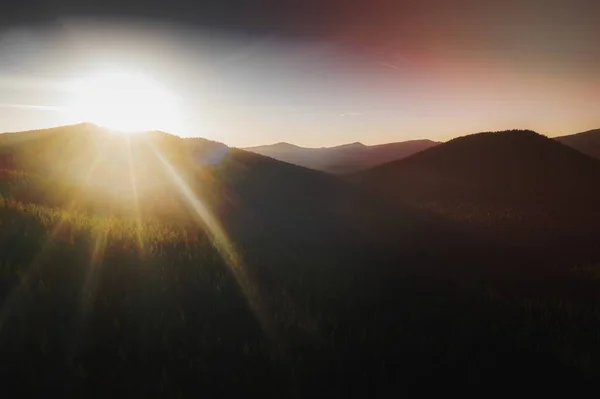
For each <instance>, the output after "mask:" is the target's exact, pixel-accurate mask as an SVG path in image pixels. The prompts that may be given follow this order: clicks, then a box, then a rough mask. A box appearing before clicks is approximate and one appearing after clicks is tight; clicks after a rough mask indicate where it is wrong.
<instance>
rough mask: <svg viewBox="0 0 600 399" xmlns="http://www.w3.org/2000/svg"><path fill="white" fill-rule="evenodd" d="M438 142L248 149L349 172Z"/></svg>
mask: <svg viewBox="0 0 600 399" xmlns="http://www.w3.org/2000/svg"><path fill="white" fill-rule="evenodd" d="M437 144H438V143H437V142H434V141H431V140H411V141H404V142H399V143H389V144H380V145H372V146H367V145H364V144H362V143H350V144H344V145H340V146H336V147H323V148H306V147H298V146H295V145H293V144H288V143H277V144H273V145H265V146H259V147H249V148H245V150H247V151H251V152H254V153H257V154H261V155H265V156H268V157H271V158H275V159H278V160H280V161H284V162H288V163H292V164H295V165H299V166H304V167H306V168H310V169H316V170H321V171H324V172H329V173H335V174H345V173H351V172H356V171H359V170H363V169H367V168H370V167H373V166H375V165H379V164H382V163H385V162H389V161H394V160H397V159H401V158H405V157H407V156H409V155H412V154H414V153H417V152H419V151H422V150H425V149H427V148H430V147H433V146H435V145H437Z"/></svg>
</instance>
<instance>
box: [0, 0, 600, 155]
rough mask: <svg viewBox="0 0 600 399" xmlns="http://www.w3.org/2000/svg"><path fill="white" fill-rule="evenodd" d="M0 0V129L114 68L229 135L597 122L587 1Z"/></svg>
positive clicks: (31, 120) (569, 127) (64, 119)
mask: <svg viewBox="0 0 600 399" xmlns="http://www.w3.org/2000/svg"><path fill="white" fill-rule="evenodd" d="M4 3H9V4H4ZM4 3H3V4H2V5H0V131H20V130H28V129H34V128H42V127H48V126H58V125H64V124H70V123H76V122H79V121H80V119H81V118H82V115H78V114H77V113H74V112H71V111H72V108H73V102H74V101H76V97H74V95H73V93H72V92H71V91H69V87H71V86H70V85H71V84H72V82H73V81H76V80H77V79H80V78H81V77H82V76H83V77H85V76H90V75H94V74H96V75H97V74H102V73H103V71H107V70H113V69H114V68H118V69H120V70H124V71H128V72H129V73H133V74H136V73H139V74H143V75H144V76H149V77H151V78H152V81H153V82H158V83H159V84H160V87H161V88H163V89H165V90H166V91H168V92H169V93H170V94H171V95H172V96H171V97H169V98H171V99H173V98H176V104H177V108H178V119H177V120H176V121H174V120H169V119H168V118H166V119H165V122H164V124H163V126H157V128H160V129H162V130H166V131H169V132H171V133H174V134H178V135H181V136H199V137H206V138H209V139H213V140H218V141H222V142H224V143H226V144H228V145H231V146H237V147H244V146H253V145H261V144H270V143H276V142H290V143H294V144H297V145H302V146H309V147H321V146H332V145H338V144H343V143H349V142H356V141H360V142H363V143H365V144H378V143H385V142H393V141H403V140H411V139H420V138H430V139H433V140H447V139H450V138H452V137H456V136H460V135H464V134H469V133H475V132H481V131H490V130H503V129H512V128H523V129H533V130H535V131H538V132H540V133H543V134H546V135H548V136H558V135H564V134H571V133H577V132H581V131H585V130H589V129H594V128H600V112H599V110H600V45H599V44H598V42H597V38H598V37H600V24H598V23H597V21H598V19H599V18H600V4H599V2H597V1H586V0H571V1H559V0H530V1H527V0H521V1H514V0H507V1H491V0H489V1H488V0H479V1H474V0H458V1H451V0H422V1H402V0H396V1H391V0H390V1H386V0H373V1H368V2H367V1H358V0H344V1H341V0H340V1H325V0H323V1H313V0H306V1H303V2H290V1H285V0H281V1H266V0H263V1H260V0H259V1H254V2H242V1H233V0H221V1H216V0H214V1H212V0H211V1H201V0H198V1H191V0H190V1H187V0H172V1H159V0H148V1H146V0H144V1H142V0H137V1H136V0H131V1H128V2H126V4H125V3H123V2H117V1H111V0H109V1H102V2H91V1H87V0H80V1H70V0H58V1H54V2H42V1H36V0H24V1H23V2H4ZM170 101H171V100H170ZM121 105H122V106H123V108H124V109H125V111H126V110H127V106H126V104H125V103H123V104H121V103H119V104H118V106H121ZM125 111H124V112H125ZM137 111H140V110H137ZM144 111H145V110H144V109H141V111H140V112H138V113H136V115H137V114H139V113H141V114H143V113H144ZM155 112H159V111H155V109H154V108H153V109H148V110H146V114H148V115H151V114H154V113H155Z"/></svg>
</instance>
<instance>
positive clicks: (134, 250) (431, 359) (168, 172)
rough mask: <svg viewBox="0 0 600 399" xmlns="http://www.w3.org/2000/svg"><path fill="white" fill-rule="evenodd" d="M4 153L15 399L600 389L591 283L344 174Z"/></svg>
mask: <svg viewBox="0 0 600 399" xmlns="http://www.w3.org/2000/svg"><path fill="white" fill-rule="evenodd" d="M556 145H559V144H556ZM0 154H1V155H2V161H3V163H4V164H3V166H2V168H0V303H1V306H2V307H1V309H0V350H1V352H2V353H3V362H2V363H1V364H0V375H2V377H4V381H6V382H7V383H6V389H10V388H9V386H10V385H11V384H15V385H21V388H23V387H26V388H28V389H30V390H33V391H34V393H36V394H40V393H47V392H48V390H49V389H50V388H51V389H52V391H53V393H54V392H56V393H64V394H65V396H94V395H100V396H115V393H116V394H117V395H116V396H121V395H120V394H121V393H125V392H127V393H128V394H129V395H131V393H132V392H134V393H135V394H137V395H135V396H144V397H145V396H155V395H157V394H158V395H160V396H166V397H171V396H198V395H199V394H204V395H206V394H207V393H214V394H215V395H214V396H240V394H244V395H248V394H249V393H250V394H256V395H268V396H285V397H304V396H309V395H314V392H317V390H318V392H320V393H322V394H325V395H328V396H332V397H334V396H339V394H340V393H341V392H350V391H352V392H353V393H354V392H359V393H360V394H363V395H361V396H373V387H378V389H381V392H382V393H384V394H387V393H388V392H389V391H390V390H396V389H397V390H398V392H400V390H402V392H405V391H406V387H407V386H409V387H411V388H416V389H421V390H422V388H426V387H427V386H430V385H431V381H432V380H434V381H436V382H437V383H440V382H441V383H444V384H453V385H454V386H459V385H463V384H464V385H469V386H472V383H473V379H474V378H476V379H477V381H478V382H480V383H489V384H491V383H494V384H498V383H500V382H503V381H506V380H510V381H513V382H515V384H517V383H518V384H521V385H523V384H527V383H528V384H531V385H533V386H536V387H539V386H541V385H543V386H548V384H549V383H548V381H552V382H554V381H559V382H564V383H565V384H569V385H570V386H572V384H574V383H579V384H580V383H581V382H582V381H584V380H585V377H586V376H587V375H588V374H591V373H597V371H598V370H600V363H599V362H598V359H600V353H599V352H598V351H599V350H600V349H599V348H600V345H598V335H597V334H596V331H597V330H598V320H597V318H594V317H592V316H590V315H596V314H597V312H596V311H594V309H591V310H592V311H591V312H587V309H583V310H581V311H580V308H579V307H576V306H573V307H570V306H565V301H567V303H571V302H568V301H581V303H584V304H586V306H587V304H595V303H598V302H597V293H598V292H599V290H598V289H597V288H598V287H597V283H596V282H595V280H593V279H591V278H588V276H587V275H583V277H582V276H581V275H579V274H574V273H571V272H568V273H565V272H562V271H561V272H560V273H559V272H556V271H554V269H550V268H548V267H547V264H546V263H539V264H534V265H531V264H529V262H530V259H531V258H526V259H525V260H524V261H523V260H521V259H518V258H515V257H514V256H513V255H514V254H513V253H512V252H511V251H510V250H509V249H508V248H505V247H503V246H502V247H497V246H494V245H492V244H490V243H489V242H488V241H487V240H485V239H484V238H482V237H479V236H474V235H473V234H471V232H470V229H463V228H458V227H457V226H456V225H455V224H454V223H450V222H448V221H446V220H444V219H443V218H440V217H438V216H436V215H433V214H431V212H428V211H424V210H419V209H417V208H416V207H415V206H411V205H401V204H395V205H394V207H386V206H384V204H382V203H381V202H379V201H378V200H377V199H376V198H373V196H372V193H371V192H366V193H365V192H363V191H361V190H359V189H357V188H356V187H353V186H350V185H349V184H347V183H346V182H343V181H341V180H340V179H337V178H335V177H333V176H329V175H326V174H324V173H320V172H316V171H311V170H308V169H305V168H301V167H297V166H294V165H291V164H288V163H284V162H280V161H276V160H273V159H271V158H267V157H263V156H260V155H257V154H252V153H249V152H245V151H241V150H235V149H230V148H227V147H226V146H224V145H222V144H220V143H215V142H211V141H208V140H203V139H181V138H178V137H175V136H172V135H168V134H166V133H163V132H148V133H145V134H141V135H136V136H129V137H127V136H119V135H114V134H112V133H111V132H110V131H106V130H103V129H99V128H97V127H95V126H92V125H77V126H70V127H64V128H58V129H49V130H42V131H36V132H26V133H23V134H13V135H5V136H2V135H0ZM575 154H577V153H575ZM415 157H416V156H415ZM435 158H437V156H436V157H435ZM442 158H443V157H442ZM575 158H576V157H575ZM575 158H573V162H578V161H576V159H575ZM577 159H578V158H577ZM585 159H587V158H585ZM453 162H454V161H453ZM463 169H464V168H463ZM457 173H458V172H457ZM461 173H462V172H461ZM594 238H595V236H594ZM507 271H510V273H508V272H507ZM592 272H593V269H592ZM540 276H543V283H544V284H540ZM498 281H500V283H502V284H503V285H501V284H499V283H497V282H498ZM515 282H516V283H515ZM506 287H508V288H509V289H508V290H506ZM500 289H502V291H501V292H502V293H507V292H508V293H510V294H511V295H512V294H514V293H515V292H516V293H519V294H520V295H521V296H519V297H517V300H513V299H512V297H511V298H508V299H504V298H503V297H502V296H495V295H493V294H494V293H495V292H497V290H500ZM490 290H491V291H490ZM573 292H574V293H575V294H573ZM531 295H540V296H542V298H543V299H544V301H542V302H540V301H538V296H534V297H533V298H534V299H535V300H533V301H530V300H528V298H530V297H531ZM559 301H560V302H559ZM538 303H541V305H539V306H538V305H537V304H538ZM577 303H579V302H577ZM548 326H551V327H548ZM490 347H494V348H497V349H498V351H492V353H490V351H489V348H490ZM567 351H568V353H569V359H568V360H565V359H564V353H567ZM504 353H506V355H504ZM474 364H475V365H477V364H483V365H484V366H482V367H478V366H474ZM490 364H492V365H493V367H488V365H490ZM580 364H584V365H585V369H584V370H582V369H581V367H580ZM590 370H591V371H590ZM586 373H588V374H586ZM594 375H595V374H594ZM424 376H426V377H424ZM474 376H475V377H474ZM579 386H580V385H579ZM90 394H92V395H90ZM36 396H37V395H36ZM386 396H387V395H386Z"/></svg>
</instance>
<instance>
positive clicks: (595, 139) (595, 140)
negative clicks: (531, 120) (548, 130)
mask: <svg viewBox="0 0 600 399" xmlns="http://www.w3.org/2000/svg"><path fill="white" fill-rule="evenodd" d="M555 140H557V141H559V142H561V143H563V144H565V145H568V146H569V147H571V148H573V149H575V150H577V151H579V152H582V153H584V154H586V155H589V156H591V157H594V158H597V159H600V129H595V130H589V131H587V132H583V133H577V134H571V135H568V136H562V137H555Z"/></svg>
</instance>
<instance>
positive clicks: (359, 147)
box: [244, 129, 600, 174]
mask: <svg viewBox="0 0 600 399" xmlns="http://www.w3.org/2000/svg"><path fill="white" fill-rule="evenodd" d="M555 140H557V141H559V142H561V143H562V144H565V145H567V146H569V147H571V148H573V149H575V150H577V151H579V152H582V153H584V154H586V155H589V156H591V157H594V158H598V159H600V129H596V130H590V131H587V132H583V133H577V134H572V135H568V136H562V137H556V138H555ZM438 144H440V142H438V141H432V140H409V141H401V142H396V143H387V144H379V145H371V146H368V145H365V144H362V143H350V144H343V145H339V146H335V147H321V148H307V147H300V146H297V145H294V144H289V143H277V144H272V145H262V146H257V147H246V148H244V150H246V151H250V152H254V153H256V154H260V155H264V156H267V157H270V158H275V159H278V160H280V161H284V162H288V163H291V164H294V165H299V166H304V167H306V168H310V169H315V170H320V171H323V172H328V173H333V174H346V173H353V172H358V171H361V170H366V169H369V168H372V167H375V166H378V165H381V164H384V163H387V162H392V161H397V160H400V159H403V158H406V157H409V156H411V155H413V154H416V153H418V152H420V151H423V150H426V149H428V148H431V147H435V146H436V145H438Z"/></svg>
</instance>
